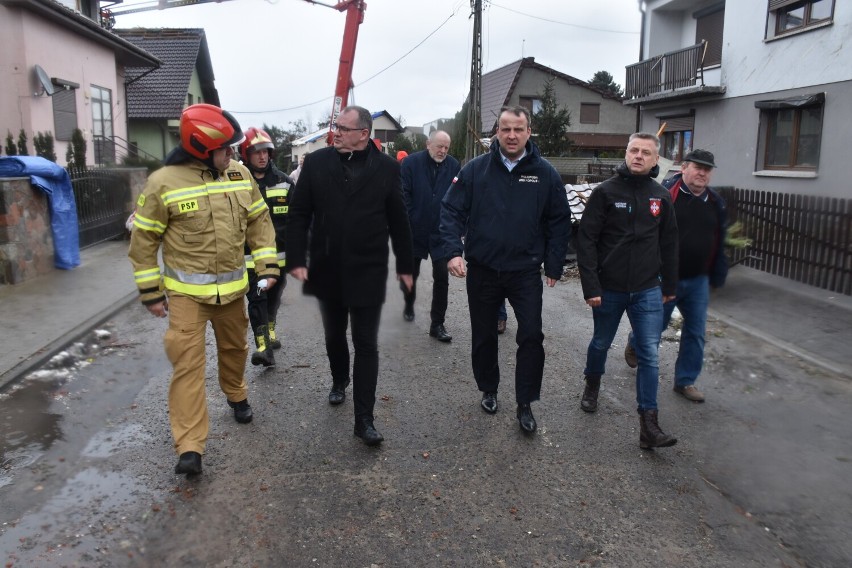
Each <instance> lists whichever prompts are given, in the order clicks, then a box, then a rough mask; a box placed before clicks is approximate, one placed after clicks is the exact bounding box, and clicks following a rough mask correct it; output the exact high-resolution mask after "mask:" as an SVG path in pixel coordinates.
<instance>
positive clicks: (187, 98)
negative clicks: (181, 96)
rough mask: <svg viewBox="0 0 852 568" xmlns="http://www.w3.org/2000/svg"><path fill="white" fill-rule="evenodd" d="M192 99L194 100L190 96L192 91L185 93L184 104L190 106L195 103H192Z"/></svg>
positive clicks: (193, 98)
mask: <svg viewBox="0 0 852 568" xmlns="http://www.w3.org/2000/svg"><path fill="white" fill-rule="evenodd" d="M194 100H195V97H193V96H192V93H187V94H186V106H192V105H193V104H195V103H193V101H194Z"/></svg>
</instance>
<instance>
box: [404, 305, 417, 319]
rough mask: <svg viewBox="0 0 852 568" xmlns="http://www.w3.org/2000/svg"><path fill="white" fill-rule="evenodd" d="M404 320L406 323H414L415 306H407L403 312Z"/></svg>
mask: <svg viewBox="0 0 852 568" xmlns="http://www.w3.org/2000/svg"><path fill="white" fill-rule="evenodd" d="M402 319H404V320H405V321H414V306H405V309H404V310H403V311H402Z"/></svg>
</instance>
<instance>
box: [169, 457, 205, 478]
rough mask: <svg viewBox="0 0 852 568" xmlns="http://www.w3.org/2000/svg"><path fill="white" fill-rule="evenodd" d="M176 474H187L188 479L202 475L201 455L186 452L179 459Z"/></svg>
mask: <svg viewBox="0 0 852 568" xmlns="http://www.w3.org/2000/svg"><path fill="white" fill-rule="evenodd" d="M175 473H176V474H178V475H181V474H184V473H185V474H186V475H187V477H189V476H192V475H198V474H199V473H201V454H199V453H198V452H184V453H182V454H181V455H180V458H178V462H177V465H176V466H175Z"/></svg>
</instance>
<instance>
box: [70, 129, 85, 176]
mask: <svg viewBox="0 0 852 568" xmlns="http://www.w3.org/2000/svg"><path fill="white" fill-rule="evenodd" d="M71 148H72V150H71V152H72V159H71V162H73V166H74V167H75V168H85V167H86V139H85V138H84V137H83V131H82V130H80V129H79V128H75V129H74V132H73V133H72V134H71ZM71 162H69V165H71Z"/></svg>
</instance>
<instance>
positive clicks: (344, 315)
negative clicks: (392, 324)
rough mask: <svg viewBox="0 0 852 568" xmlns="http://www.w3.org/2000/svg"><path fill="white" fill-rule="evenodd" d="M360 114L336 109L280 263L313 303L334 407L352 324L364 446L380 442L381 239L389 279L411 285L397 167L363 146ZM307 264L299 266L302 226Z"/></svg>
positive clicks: (340, 394)
mask: <svg viewBox="0 0 852 568" xmlns="http://www.w3.org/2000/svg"><path fill="white" fill-rule="evenodd" d="M372 126H373V119H372V116H371V115H370V111H368V110H367V109H365V108H362V107H358V106H348V107H345V108H344V109H343V110H341V111H340V114H339V115H338V117H337V122H336V123H335V124H333V125H332V129H333V130H334V146H333V147H328V148H323V149H321V150H317V151H316V152H312V153H311V154H310V155H309V156H307V157H306V158H305V163H304V164H303V166H302V173H301V175H300V176H299V181H298V183H297V184H296V190H295V191H294V192H293V197H292V200H291V203H290V215H289V219H288V220H287V263H288V265H289V266H290V274H292V275H293V276H294V277H295V278H297V279H298V280H301V281H302V282H304V291H305V293H306V294H309V295H313V296H316V297H317V299H318V300H319V306H320V313H321V315H322V322H323V328H324V329H325V347H326V352H327V354H328V361H329V366H330V367H331V378H332V387H331V392H330V393H329V395H328V402H329V403H330V404H332V405H338V404H340V403H342V402H343V401H344V399H345V397H346V394H345V392H346V387H347V385H348V384H349V344H348V342H347V340H346V328H347V326H348V322H349V320H351V322H352V343H353V345H354V348H355V362H354V366H353V370H352V382H353V387H352V391H353V392H352V394H353V400H354V404H355V435H356V436H358V437H359V438H361V439H362V440H364V443H365V444H367V445H368V446H374V445H377V444H379V443H381V442H382V440H384V438H383V437H382V435H381V434H380V433H379V432H378V431H377V430H376V428H375V425H374V416H373V408H374V406H375V402H376V382H377V379H378V374H379V349H378V335H379V319H380V317H381V314H382V304H383V303H384V301H385V295H386V288H387V277H388V253H389V251H388V237H389V236H390V240H391V242H392V244H393V252H394V255H395V256H396V272H397V277H398V278H399V279H400V280H401V281H402V282H403V283H404V284H405V286H406V288H408V289H410V288H411V286H412V280H413V279H412V273H413V271H414V258H413V256H412V252H411V229H410V228H409V225H408V215H407V213H406V211H405V203H404V202H403V200H402V191H401V190H400V178H399V164H398V163H397V162H396V160H394V159H393V158H391V157H389V156H386V155H385V154H383V153H381V152H380V151H379V150H377V149H376V147H375V145H374V144H373V143H372V142H371V140H370V131H371V130H372ZM309 228H310V230H311V238H310V266H308V229H309Z"/></svg>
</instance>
